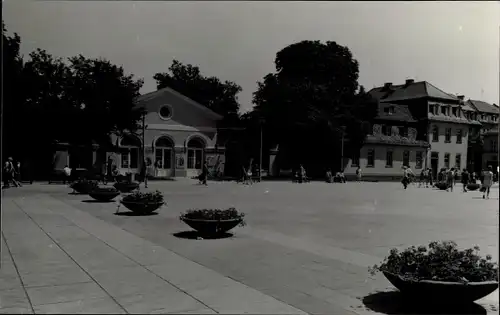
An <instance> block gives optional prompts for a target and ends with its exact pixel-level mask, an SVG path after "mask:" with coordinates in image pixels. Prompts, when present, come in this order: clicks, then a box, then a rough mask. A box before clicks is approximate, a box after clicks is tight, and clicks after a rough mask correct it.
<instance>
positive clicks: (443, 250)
mask: <svg viewBox="0 0 500 315" xmlns="http://www.w3.org/2000/svg"><path fill="white" fill-rule="evenodd" d="M389 253H390V254H389V256H388V257H386V258H385V259H384V261H383V262H382V264H381V265H380V266H377V265H375V266H373V267H372V268H369V271H370V273H371V274H372V275H373V274H375V273H376V272H383V271H385V272H389V273H392V274H395V275H399V276H402V277H403V278H405V279H411V280H417V281H418V280H434V281H446V282H483V281H498V264H497V263H494V262H491V256H490V255H487V256H486V257H485V258H481V257H480V256H479V255H478V253H479V247H478V246H475V247H474V248H469V249H465V250H459V249H457V244H456V243H455V242H453V241H445V242H440V243H438V242H431V243H430V244H429V246H428V248H427V247H426V246H418V247H415V246H411V247H409V248H407V249H405V250H404V251H403V252H401V253H400V252H398V250H397V249H395V248H393V249H391V251H390V252H389Z"/></svg>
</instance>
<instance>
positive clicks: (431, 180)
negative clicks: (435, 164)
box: [427, 168, 434, 188]
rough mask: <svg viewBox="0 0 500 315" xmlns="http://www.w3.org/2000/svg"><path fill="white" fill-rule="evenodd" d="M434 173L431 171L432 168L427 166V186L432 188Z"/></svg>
mask: <svg viewBox="0 0 500 315" xmlns="http://www.w3.org/2000/svg"><path fill="white" fill-rule="evenodd" d="M433 180H434V175H433V173H432V169H430V168H427V181H428V182H429V186H430V187H431V188H432V186H433Z"/></svg>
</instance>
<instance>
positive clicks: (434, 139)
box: [432, 126, 439, 142]
mask: <svg viewBox="0 0 500 315" xmlns="http://www.w3.org/2000/svg"><path fill="white" fill-rule="evenodd" d="M438 141H439V128H438V126H434V127H432V142H438Z"/></svg>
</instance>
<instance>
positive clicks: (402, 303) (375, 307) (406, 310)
mask: <svg viewBox="0 0 500 315" xmlns="http://www.w3.org/2000/svg"><path fill="white" fill-rule="evenodd" d="M362 301H363V304H364V305H365V307H367V308H368V309H370V310H372V311H374V312H378V313H384V314H470V315H483V314H486V313H487V311H486V309H485V308H484V307H482V306H481V305H479V304H476V303H470V304H465V305H458V304H455V305H446V306H444V305H437V304H433V303H431V304H429V303H427V304H426V302H425V301H422V300H413V301H412V300H410V299H408V298H405V297H404V296H403V294H401V292H399V291H389V292H377V293H373V294H370V295H367V296H365V297H364V298H363V299H362Z"/></svg>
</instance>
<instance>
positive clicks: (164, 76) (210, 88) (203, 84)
mask: <svg viewBox="0 0 500 315" xmlns="http://www.w3.org/2000/svg"><path fill="white" fill-rule="evenodd" d="M168 70H169V71H168V72H163V73H156V74H155V75H154V76H153V78H154V79H155V80H156V86H157V88H158V89H162V88H165V87H169V88H171V89H174V90H175V91H177V92H179V93H181V94H183V95H185V96H187V97H189V98H191V99H192V100H194V101H196V102H198V103H200V104H202V105H204V106H206V107H208V108H209V109H211V110H213V111H214V112H216V113H218V114H219V115H222V116H223V117H224V123H225V124H226V125H232V124H235V123H237V121H238V117H239V109H240V104H239V103H238V96H237V95H238V93H240V92H241V91H242V89H241V87H240V86H239V85H238V84H236V83H234V82H232V81H224V82H222V81H221V80H220V79H219V78H217V77H207V76H204V75H202V74H201V72H200V69H199V67H197V66H193V65H191V64H183V63H181V62H180V61H178V60H174V61H173V62H172V65H171V66H170V67H169V68H168Z"/></svg>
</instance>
